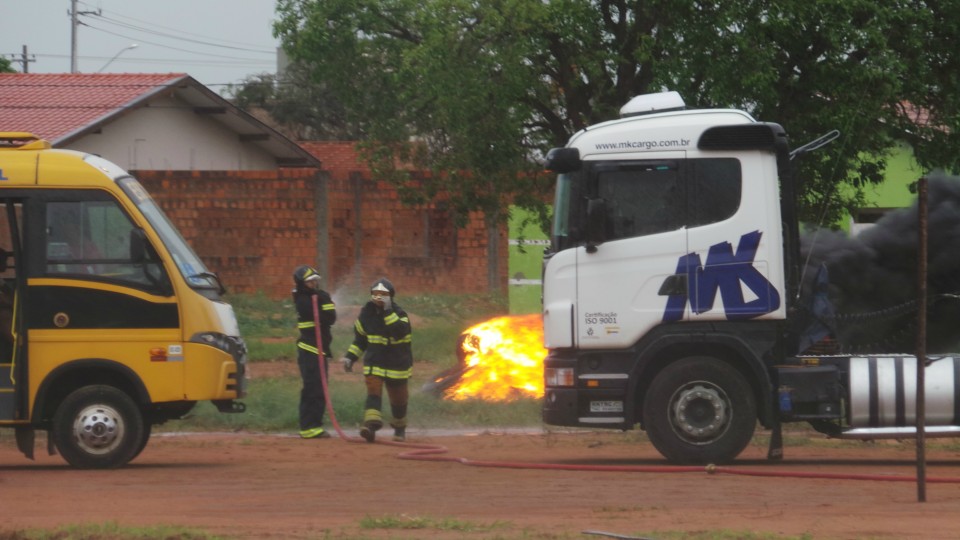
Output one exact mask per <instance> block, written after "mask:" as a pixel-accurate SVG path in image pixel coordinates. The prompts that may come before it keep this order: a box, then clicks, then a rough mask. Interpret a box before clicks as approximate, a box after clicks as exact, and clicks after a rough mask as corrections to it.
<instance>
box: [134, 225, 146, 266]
mask: <svg viewBox="0 0 960 540" xmlns="http://www.w3.org/2000/svg"><path fill="white" fill-rule="evenodd" d="M145 260H147V234H146V233H145V232H143V229H131V230H130V261H131V262H133V264H141V263H143V262H144V261H145Z"/></svg>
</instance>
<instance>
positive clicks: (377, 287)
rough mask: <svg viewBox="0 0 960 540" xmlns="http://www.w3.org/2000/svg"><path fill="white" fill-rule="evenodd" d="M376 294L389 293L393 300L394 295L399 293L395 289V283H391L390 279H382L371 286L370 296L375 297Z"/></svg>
mask: <svg viewBox="0 0 960 540" xmlns="http://www.w3.org/2000/svg"><path fill="white" fill-rule="evenodd" d="M375 293H387V294H389V295H390V298H393V295H395V294H397V291H396V289H394V288H393V283H390V280H389V279H387V278H380V279H378V280H377V281H375V282H374V283H373V285H372V286H370V294H371V295H374V294H375Z"/></svg>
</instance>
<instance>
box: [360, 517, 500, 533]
mask: <svg viewBox="0 0 960 540" xmlns="http://www.w3.org/2000/svg"><path fill="white" fill-rule="evenodd" d="M509 526H510V524H509V523H506V522H503V521H494V522H493V523H473V522H470V521H463V520H461V519H452V518H440V519H436V518H430V517H420V516H408V515H399V516H382V517H370V516H367V517H364V518H363V519H361V520H360V528H361V529H388V530H397V529H400V530H422V529H430V530H437V531H457V532H465V533H466V532H489V531H492V530H495V529H502V528H506V527H509Z"/></svg>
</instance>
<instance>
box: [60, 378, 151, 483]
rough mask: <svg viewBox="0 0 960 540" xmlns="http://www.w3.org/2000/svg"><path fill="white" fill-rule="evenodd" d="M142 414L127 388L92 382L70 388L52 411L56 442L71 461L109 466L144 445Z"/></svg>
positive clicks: (91, 466)
mask: <svg viewBox="0 0 960 540" xmlns="http://www.w3.org/2000/svg"><path fill="white" fill-rule="evenodd" d="M144 431H145V429H144V422H143V415H142V414H141V413H140V409H139V408H137V405H136V403H134V402H133V400H132V399H131V398H130V396H128V395H127V394H125V393H124V392H122V391H120V390H118V389H116V388H114V387H112V386H104V385H91V386H84V387H81V388H78V389H77V390H74V391H73V392H71V393H70V394H69V395H68V396H67V397H66V398H65V399H64V400H63V402H62V403H61V404H60V406H59V407H58V408H57V412H56V413H55V414H54V415H53V429H52V430H51V433H52V434H53V441H54V444H56V446H57V450H59V452H60V455H62V456H63V459H65V460H66V461H67V463H69V464H70V465H72V466H74V467H78V468H82V469H109V468H113V467H120V466H122V465H125V464H126V463H127V462H129V461H130V460H131V459H133V457H134V456H135V455H136V454H137V453H139V451H140V450H142V449H143V446H144V445H145V443H146V439H145V438H144Z"/></svg>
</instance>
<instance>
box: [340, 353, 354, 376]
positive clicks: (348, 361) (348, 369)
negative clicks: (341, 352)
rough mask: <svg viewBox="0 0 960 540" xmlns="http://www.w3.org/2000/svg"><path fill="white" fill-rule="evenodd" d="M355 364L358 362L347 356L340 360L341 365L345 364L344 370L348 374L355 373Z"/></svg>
mask: <svg viewBox="0 0 960 540" xmlns="http://www.w3.org/2000/svg"><path fill="white" fill-rule="evenodd" d="M354 362H356V360H351V359H349V358H347V357H346V356H344V357H343V358H341V359H340V363H341V364H343V370H344V371H346V372H347V373H352V372H353V363H354Z"/></svg>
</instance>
